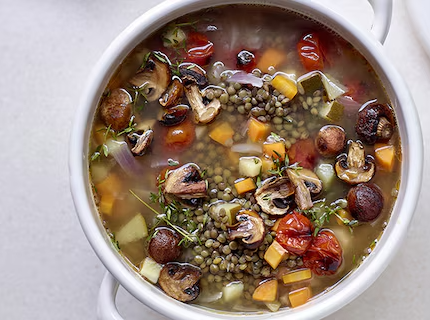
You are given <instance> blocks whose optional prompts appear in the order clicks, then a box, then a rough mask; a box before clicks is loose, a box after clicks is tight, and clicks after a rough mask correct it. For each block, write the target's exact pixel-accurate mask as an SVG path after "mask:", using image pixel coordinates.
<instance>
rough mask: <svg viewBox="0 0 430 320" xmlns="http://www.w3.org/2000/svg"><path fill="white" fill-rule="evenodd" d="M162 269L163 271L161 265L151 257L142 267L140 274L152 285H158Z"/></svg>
mask: <svg viewBox="0 0 430 320" xmlns="http://www.w3.org/2000/svg"><path fill="white" fill-rule="evenodd" d="M161 269H163V266H162V265H161V264H159V263H157V262H155V261H154V260H153V259H151V258H150V257H146V258H145V260H143V262H142V264H141V266H140V270H139V273H140V274H141V275H142V276H144V277H145V278H146V279H148V281H150V282H151V283H153V284H156V283H157V282H158V278H159V277H160V272H161Z"/></svg>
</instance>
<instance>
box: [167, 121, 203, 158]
mask: <svg viewBox="0 0 430 320" xmlns="http://www.w3.org/2000/svg"><path fill="white" fill-rule="evenodd" d="M165 130H166V131H165V135H164V145H165V147H166V148H168V149H169V150H174V151H182V150H184V149H186V148H187V147H188V146H190V145H191V144H192V143H193V142H194V139H195V136H196V133H195V125H194V124H193V123H192V122H191V120H189V119H186V120H185V121H184V122H182V123H180V124H178V125H176V126H172V127H165Z"/></svg>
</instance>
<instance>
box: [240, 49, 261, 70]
mask: <svg viewBox="0 0 430 320" xmlns="http://www.w3.org/2000/svg"><path fill="white" fill-rule="evenodd" d="M236 67H237V68H238V69H240V70H243V71H245V72H248V73H251V72H252V70H254V69H255V68H256V67H257V61H256V58H255V54H254V53H252V52H251V51H248V50H241V51H240V52H239V53H238V54H237V55H236Z"/></svg>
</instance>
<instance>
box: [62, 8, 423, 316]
mask: <svg viewBox="0 0 430 320" xmlns="http://www.w3.org/2000/svg"><path fill="white" fill-rule="evenodd" d="M369 1H370V0H369ZM244 2H246V3H264V4H267V5H273V6H278V7H283V8H288V9H290V10H292V11H296V12H299V13H302V14H304V15H307V16H309V17H311V18H314V19H315V20H317V21H320V22H321V23H323V24H325V25H327V26H328V27H330V28H331V29H333V30H335V31H336V32H338V33H339V34H340V35H341V36H343V37H344V38H345V39H347V40H348V41H350V42H351V43H352V44H353V45H354V46H355V47H356V48H357V49H358V50H359V51H360V52H361V53H362V54H363V55H364V56H365V57H366V59H367V60H368V61H369V63H370V64H371V65H372V66H373V68H374V69H375V71H376V73H377V74H378V76H379V78H380V79H381V81H382V82H383V84H384V86H385V88H386V91H387V94H388V95H389V97H390V99H391V101H392V103H393V107H394V109H395V111H396V114H397V121H398V126H399V130H400V135H401V141H402V146H403V160H402V182H401V186H400V190H399V197H398V199H397V202H396V204H395V206H394V209H393V212H392V215H391V219H390V222H389V224H388V226H387V228H386V229H385V231H384V233H383V236H382V238H381V239H380V242H379V243H378V245H377V246H376V248H375V250H374V251H373V252H372V253H371V254H370V255H369V256H368V257H367V258H366V259H365V261H364V262H363V263H362V265H361V266H360V267H359V268H358V269H357V270H356V271H354V272H353V273H352V274H350V275H349V276H348V277H346V278H345V279H344V280H342V281H341V282H340V283H338V284H337V285H336V286H335V287H334V288H332V290H330V291H329V292H327V293H325V294H323V295H321V296H319V297H318V298H315V299H312V300H311V301H310V302H308V303H307V304H305V305H303V306H301V307H298V308H294V309H288V310H281V311H279V312H276V313H265V314H248V315H246V318H247V319H249V320H252V319H266V318H268V317H269V316H270V318H272V319H281V318H285V317H288V319H290V320H292V319H318V318H322V317H324V316H327V315H328V314H330V313H332V312H334V311H336V310H338V309H340V308H341V307H343V306H344V305H346V304H347V303H349V302H350V301H352V300H353V299H354V298H356V297H357V296H358V295H359V294H361V293H362V292H363V291H364V290H365V289H367V288H368V287H369V286H370V285H371V284H372V283H373V282H374V281H375V280H376V278H377V277H378V276H379V275H380V274H381V273H382V271H383V270H384V269H385V267H386V266H387V264H388V263H389V261H390V260H391V259H392V257H393V254H394V252H395V251H397V249H398V248H399V246H400V245H401V244H402V242H403V240H404V238H405V235H406V233H407V230H408V226H409V224H410V221H411V219H412V216H413V212H414V209H415V204H416V202H417V200H418V196H419V191H420V187H421V172H422V159H423V154H422V153H423V146H422V135H421V129H420V126H419V120H418V118H417V114H416V110H415V107H414V105H413V102H412V99H411V97H410V95H409V93H408V91H407V89H406V88H407V86H406V84H405V83H404V82H403V80H402V78H401V77H400V75H399V74H398V73H397V72H396V71H395V70H394V68H393V67H392V66H391V64H390V63H389V62H388V61H387V59H386V58H385V56H384V52H383V50H382V46H381V44H380V43H379V42H378V40H377V39H376V38H379V40H381V41H383V40H384V39H385V36H386V34H387V32H388V26H389V23H390V18H391V5H392V4H391V0H374V1H370V2H371V3H372V5H373V6H374V10H375V25H374V34H376V37H373V36H372V35H371V34H370V33H366V32H363V31H361V30H358V29H356V28H355V27H354V26H352V25H351V24H350V23H349V22H348V21H346V20H345V19H343V18H342V17H341V16H339V15H337V14H336V13H334V12H332V11H330V10H328V9H326V8H324V7H322V6H321V5H318V4H316V3H314V2H312V1H310V0H224V1H223V0H182V1H179V0H169V1H166V2H164V3H162V4H161V5H159V6H157V7H155V8H153V9H151V10H150V11H148V12H147V13H145V14H144V15H143V16H141V17H140V18H138V19H137V20H136V21H135V22H134V23H132V24H131V25H130V26H129V27H128V28H127V29H126V30H125V31H124V32H123V33H121V34H120V35H119V36H118V37H117V38H116V39H115V41H114V42H113V43H112V44H111V46H110V47H109V48H108V49H107V50H106V52H105V53H104V55H103V56H102V58H101V59H100V61H99V63H98V64H97V66H96V67H95V68H94V70H93V72H92V74H91V76H90V79H89V81H88V83H87V86H86V90H85V92H84V93H83V96H82V100H81V104H80V106H79V110H78V112H77V115H76V118H75V122H74V127H73V131H72V135H71V144H70V163H69V164H70V180H71V190H72V194H73V199H74V202H75V206H76V210H77V213H78V217H79V220H80V222H81V225H82V228H83V230H84V232H85V234H86V236H87V238H88V241H89V242H90V244H91V246H92V247H93V249H94V250H95V252H96V253H97V255H98V257H99V258H100V260H101V261H102V262H103V264H104V265H105V266H106V269H107V270H108V273H107V275H106V276H105V279H104V281H103V283H102V287H101V290H100V296H99V306H98V314H99V318H100V319H117V320H119V319H122V318H121V316H120V315H119V314H118V312H117V311H116V307H115V301H114V299H115V295H116V290H117V288H118V282H119V283H120V284H121V285H122V286H123V287H124V288H125V289H126V290H127V291H128V292H130V293H131V294H132V295H133V296H134V297H136V298H137V299H138V300H140V301H141V302H142V303H144V304H145V305H147V306H149V307H150V308H152V309H154V310H156V311H158V312H160V313H162V314H163V315H165V316H167V317H170V318H174V319H184V320H189V319H199V320H209V319H214V318H218V319H236V318H242V317H244V316H245V315H243V314H238V313H234V314H233V313H225V312H219V311H214V310H208V309H203V308H199V307H196V306H193V305H187V304H184V303H181V302H178V301H175V300H174V299H171V298H169V297H167V296H166V295H165V294H164V293H163V292H162V291H161V290H159V289H158V288H156V287H155V286H153V285H151V284H150V283H148V282H146V281H144V280H142V279H141V278H140V277H139V276H138V275H137V274H136V273H135V272H134V271H133V270H132V269H131V268H130V267H129V266H128V265H127V264H126V263H125V262H124V261H123V259H122V258H121V257H120V255H119V254H118V253H117V252H116V251H115V250H114V248H113V247H112V244H111V241H110V239H109V238H108V236H107V235H106V232H105V230H104V228H103V226H102V224H101V222H100V219H99V217H98V213H97V209H96V207H95V204H94V202H93V196H92V193H91V189H90V182H89V176H88V161H89V160H88V141H89V135H90V130H91V123H92V119H93V116H94V113H95V110H96V107H97V103H98V100H99V97H100V96H101V94H102V92H103V91H104V88H105V86H106V84H107V83H108V79H109V78H110V77H111V75H112V74H113V72H114V70H115V69H116V67H117V66H118V65H119V64H120V63H121V61H122V60H123V59H124V58H125V57H126V55H127V54H128V53H129V52H130V51H131V50H132V49H133V48H134V47H135V46H136V45H137V44H138V43H139V42H140V41H141V40H142V39H144V38H146V37H147V36H148V35H150V34H151V33H152V32H154V31H155V30H157V29H158V28H159V27H161V26H162V25H164V24H166V23H167V22H169V21H171V20H173V19H175V18H177V17H179V16H182V15H184V14H186V13H189V12H191V11H196V10H199V9H202V8H205V7H209V6H216V5H220V4H229V3H244Z"/></svg>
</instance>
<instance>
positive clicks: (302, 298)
mask: <svg viewBox="0 0 430 320" xmlns="http://www.w3.org/2000/svg"><path fill="white" fill-rule="evenodd" d="M311 296H312V293H311V289H310V288H309V287H304V288H300V289H297V290H294V291H291V292H290V294H289V298H290V303H291V306H292V307H293V308H295V307H298V306H301V305H302V304H305V303H306V302H307V301H308V300H309V299H310V297H311Z"/></svg>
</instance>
